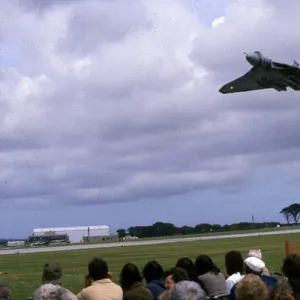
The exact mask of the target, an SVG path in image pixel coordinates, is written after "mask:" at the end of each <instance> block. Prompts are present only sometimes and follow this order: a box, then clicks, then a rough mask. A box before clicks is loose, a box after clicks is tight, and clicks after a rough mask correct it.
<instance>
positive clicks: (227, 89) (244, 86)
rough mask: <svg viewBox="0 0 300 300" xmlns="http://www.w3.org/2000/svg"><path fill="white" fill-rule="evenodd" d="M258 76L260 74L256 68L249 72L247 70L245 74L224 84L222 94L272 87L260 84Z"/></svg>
mask: <svg viewBox="0 0 300 300" xmlns="http://www.w3.org/2000/svg"><path fill="white" fill-rule="evenodd" d="M258 78H259V74H258V73H256V71H255V69H254V68H252V69H251V70H250V71H249V72H247V73H246V74H244V75H243V76H241V77H239V78H237V79H235V80H233V81H231V82H229V83H226V84H225V85H223V86H222V87H221V88H220V90H219V92H220V93H222V94H229V93H239V92H248V91H255V90H262V89H268V88H270V87H266V86H263V85H260V84H259V83H258V82H257V79H258Z"/></svg>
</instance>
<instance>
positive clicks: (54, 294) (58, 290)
mask: <svg viewBox="0 0 300 300" xmlns="http://www.w3.org/2000/svg"><path fill="white" fill-rule="evenodd" d="M33 300H71V297H70V294H69V293H68V291H67V290H66V289H64V288H63V287H61V286H60V285H56V284H52V283H46V284H44V285H42V286H41V287H40V288H38V289H37V290H36V291H35V292H34V294H33Z"/></svg>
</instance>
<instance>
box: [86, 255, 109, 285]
mask: <svg viewBox="0 0 300 300" xmlns="http://www.w3.org/2000/svg"><path fill="white" fill-rule="evenodd" d="M88 269H89V275H90V276H91V278H92V279H93V280H101V279H104V278H107V273H108V266H107V263H106V261H105V260H104V259H102V258H94V259H92V260H91V261H90V263H89V266H88Z"/></svg>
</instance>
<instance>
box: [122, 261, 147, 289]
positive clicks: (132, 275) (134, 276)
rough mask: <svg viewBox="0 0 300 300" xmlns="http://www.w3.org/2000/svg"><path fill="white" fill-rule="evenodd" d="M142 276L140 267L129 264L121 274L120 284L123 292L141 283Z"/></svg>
mask: <svg viewBox="0 0 300 300" xmlns="http://www.w3.org/2000/svg"><path fill="white" fill-rule="evenodd" d="M141 281H142V276H141V274H140V271H139V269H138V267H137V266H136V265H134V264H131V263H127V264H126V265H125V266H124V267H123V269H122V271H121V274H120V284H121V287H122V289H123V290H125V289H128V288H129V287H130V286H132V285H133V284H134V283H136V282H141Z"/></svg>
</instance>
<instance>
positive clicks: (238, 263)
mask: <svg viewBox="0 0 300 300" xmlns="http://www.w3.org/2000/svg"><path fill="white" fill-rule="evenodd" d="M225 266H226V272H227V274H228V275H229V276H231V275H232V274H235V273H238V272H239V273H241V274H244V260H243V258H242V254H241V252H239V251H233V250H232V251H229V252H227V253H226V255H225Z"/></svg>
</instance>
